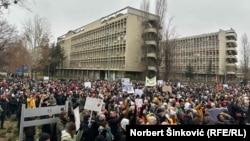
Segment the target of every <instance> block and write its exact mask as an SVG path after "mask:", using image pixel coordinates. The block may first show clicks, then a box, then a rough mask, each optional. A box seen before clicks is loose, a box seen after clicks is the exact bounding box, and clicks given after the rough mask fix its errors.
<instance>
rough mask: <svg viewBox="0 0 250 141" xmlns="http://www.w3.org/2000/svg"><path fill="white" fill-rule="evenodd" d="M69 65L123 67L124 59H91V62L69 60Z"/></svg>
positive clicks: (103, 67) (98, 67)
mask: <svg viewBox="0 0 250 141" xmlns="http://www.w3.org/2000/svg"><path fill="white" fill-rule="evenodd" d="M70 66H71V67H77V68H97V69H124V68H125V60H113V61H108V62H105V61H103V62H102V61H95V62H93V61H91V62H79V61H71V62H70Z"/></svg>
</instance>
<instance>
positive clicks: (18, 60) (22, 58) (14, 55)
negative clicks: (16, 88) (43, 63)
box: [3, 39, 30, 73]
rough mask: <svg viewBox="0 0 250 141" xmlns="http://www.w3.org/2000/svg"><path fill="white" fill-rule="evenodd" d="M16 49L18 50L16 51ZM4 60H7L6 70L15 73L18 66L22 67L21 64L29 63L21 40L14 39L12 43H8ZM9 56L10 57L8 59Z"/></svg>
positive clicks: (27, 53)
mask: <svg viewBox="0 0 250 141" xmlns="http://www.w3.org/2000/svg"><path fill="white" fill-rule="evenodd" d="M17 50H18V51H17ZM4 54H5V55H4V56H3V59H4V60H7V62H6V64H5V68H6V70H8V71H9V72H12V73H15V71H16V70H17V69H18V68H22V66H23V65H26V64H29V61H30V60H29V59H28V58H29V56H30V54H29V52H28V50H27V49H26V48H25V47H24V46H23V42H22V40H19V39H18V40H16V41H15V42H14V43H12V44H10V45H9V47H8V48H7V49H6V50H5V53H4ZM10 57H11V59H9V58H10Z"/></svg>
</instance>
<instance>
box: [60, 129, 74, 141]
mask: <svg viewBox="0 0 250 141" xmlns="http://www.w3.org/2000/svg"><path fill="white" fill-rule="evenodd" d="M61 141H72V138H71V135H70V134H69V133H68V132H67V131H66V130H62V136H61Z"/></svg>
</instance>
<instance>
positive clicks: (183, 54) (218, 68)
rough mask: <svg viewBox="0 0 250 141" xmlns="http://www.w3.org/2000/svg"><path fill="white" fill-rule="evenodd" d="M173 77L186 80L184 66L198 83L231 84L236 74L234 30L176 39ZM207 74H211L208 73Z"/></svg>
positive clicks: (235, 39)
mask: <svg viewBox="0 0 250 141" xmlns="http://www.w3.org/2000/svg"><path fill="white" fill-rule="evenodd" d="M173 53H174V61H173V69H172V71H173V73H174V74H175V77H176V78H178V79H180V80H185V79H186V78H185V72H186V69H187V66H189V65H191V66H192V68H193V70H194V79H196V80H197V81H211V78H212V81H216V82H224V83H228V82H233V81H235V80H236V74H237V66H236V63H237V57H236V55H237V34H236V32H235V30H233V29H230V30H219V31H218V32H214V33H208V34H201V35H197V36H190V37H184V38H178V39H176V46H175V47H174V50H173ZM208 70H211V71H210V72H209V71H208Z"/></svg>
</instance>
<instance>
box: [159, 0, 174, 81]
mask: <svg viewBox="0 0 250 141" xmlns="http://www.w3.org/2000/svg"><path fill="white" fill-rule="evenodd" d="M167 8H168V3H167V0H156V4H155V10H156V11H155V13H156V15H158V16H159V18H160V21H159V23H160V26H161V29H160V28H159V29H158V34H159V35H158V36H159V37H161V39H162V42H161V43H159V45H158V50H157V64H158V65H157V66H158V77H160V72H161V71H160V70H161V67H163V68H164V69H163V75H162V76H161V77H163V78H162V79H163V80H168V79H170V74H171V71H172V70H171V69H172V65H173V59H174V54H173V47H174V46H175V45H176V42H175V39H174V38H175V37H176V32H175V28H174V26H173V18H172V17H171V18H169V19H167V16H168V15H167Z"/></svg>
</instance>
